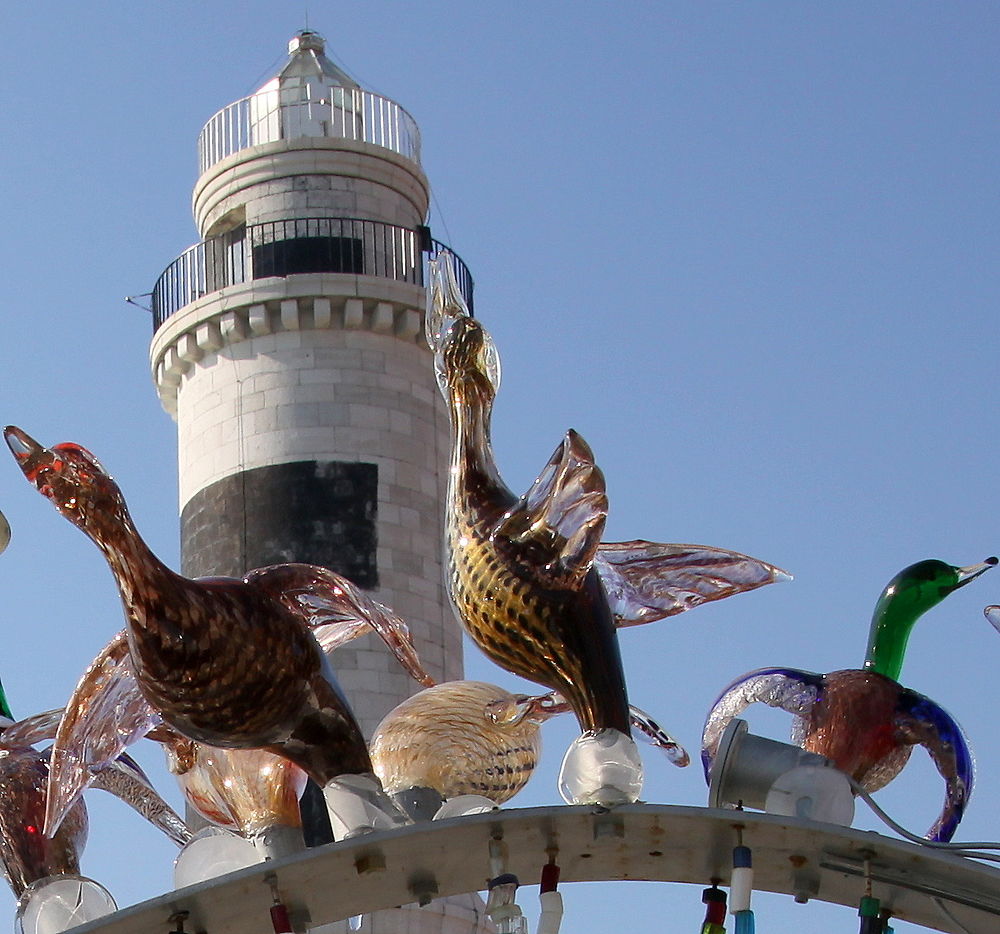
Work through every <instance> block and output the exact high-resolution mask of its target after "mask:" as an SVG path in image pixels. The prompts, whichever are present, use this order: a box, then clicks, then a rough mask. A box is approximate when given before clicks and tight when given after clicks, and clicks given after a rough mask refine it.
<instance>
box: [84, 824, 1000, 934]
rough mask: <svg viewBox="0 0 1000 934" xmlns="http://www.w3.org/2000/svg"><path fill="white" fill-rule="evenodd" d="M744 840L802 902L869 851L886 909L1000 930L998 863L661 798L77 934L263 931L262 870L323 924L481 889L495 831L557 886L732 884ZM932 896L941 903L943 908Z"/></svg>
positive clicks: (311, 871) (774, 884) (401, 834)
mask: <svg viewBox="0 0 1000 934" xmlns="http://www.w3.org/2000/svg"><path fill="white" fill-rule="evenodd" d="M737 827H739V828H741V829H742V834H743V839H744V842H745V843H746V844H747V845H748V846H750V847H752V848H753V853H754V885H755V888H757V889H758V890H766V891H771V892H779V893H786V894H788V895H791V896H793V897H795V898H796V899H797V900H799V901H805V900H807V899H809V898H815V899H818V900H821V901H825V902H833V903H838V904H842V905H847V906H851V907H855V906H856V905H857V903H858V899H859V897H860V894H861V892H862V889H863V875H864V864H865V860H866V859H867V860H868V865H869V868H870V869H869V871H870V874H871V877H872V880H873V893H874V894H875V895H876V896H877V897H878V898H880V899H881V901H882V905H883V907H884V908H888V909H890V910H891V911H892V915H893V917H895V918H898V919H902V920H906V921H910V922H913V923H915V924H920V925H924V926H925V927H929V928H933V929H936V930H940V931H946V932H951V934H963V932H964V931H972V932H977V934H978V932H983V934H986V932H991V931H996V930H998V929H1000V870H998V869H994V868H992V867H991V866H986V865H983V864H982V863H979V862H976V861H974V860H971V859H967V858H963V857H959V856H954V855H951V854H948V853H942V852H940V851H937V850H933V849H930V848H927V847H922V846H918V845H915V844H912V843H907V842H903V841H900V840H895V839H891V838H888V837H885V836H882V835H881V834H878V833H872V832H862V831H857V830H851V829H849V828H844V827H838V826H834V825H832V824H820V823H814V822H810V821H801V820H792V819H789V818H784V817H774V816H772V815H767V814H756V813H753V814H751V813H747V812H743V811H728V810H719V809H714V808H692V807H676V806H671V805H655V804H649V805H630V806H627V807H622V808H616V809H615V810H614V811H610V812H607V811H605V812H596V811H595V810H593V809H591V808H586V807H560V806H557V807H544V808H531V809H524V810H500V811H494V812H492V813H488V814H480V815H475V816H472V817H464V818H456V819H453V820H446V821H440V822H433V823H423V824H414V825H412V826H410V827H405V828H403V829H401V830H396V831H391V832H385V833H378V834H371V835H369V836H366V837H360V838H357V839H354V840H346V841H343V842H341V843H333V844H330V845H328V846H324V847H319V848H317V849H314V850H309V851H307V852H305V853H300V854H295V855H293V856H289V857H286V858H284V859H280V860H275V861H272V862H268V863H262V864H261V865H260V866H253V867H250V868H248V869H243V870H240V871H239V872H234V873H231V874H229V875H226V876H222V877H220V878H219V879H216V880H212V881H211V882H206V883H202V884H199V885H194V886H190V887H188V888H184V889H180V890H178V891H176V892H171V893H169V894H166V895H163V896H161V897H159V898H155V899H152V900H150V901H147V902H143V903H141V904H139V905H135V906H133V907H131V908H126V909H123V910H122V911H119V912H116V913H115V914H113V915H110V916H108V917H107V918H104V919H101V920H99V921H94V922H91V923H90V924H87V925H81V926H80V927H78V928H76V929H75V930H74V934H89V932H93V934H97V932H100V934H151V932H157V931H162V932H164V934H165V932H167V931H169V930H172V929H173V927H172V926H171V925H170V924H169V923H168V920H169V918H170V917H171V916H172V915H174V914H175V913H176V912H179V911H186V912H189V915H188V919H187V922H186V925H187V930H190V931H207V932H210V934H244V932H246V931H250V930H263V929H264V927H265V926H266V925H267V924H268V923H269V922H268V911H269V908H270V905H271V888H270V883H269V881H268V879H269V877H273V878H275V879H276V882H277V887H278V891H279V893H280V895H281V897H282V899H283V901H284V902H285V904H286V905H287V906H288V908H289V910H290V912H291V913H292V916H293V918H294V917H295V916H296V915H298V916H299V917H308V918H310V919H311V920H310V924H312V925H318V924H322V923H326V922H333V921H337V920H340V919H343V918H348V917H351V916H353V915H358V914H364V913H367V912H371V911H376V910H379V909H382V908H391V907H395V906H398V905H403V904H410V903H413V902H420V901H426V900H427V899H430V898H434V897H438V896H446V895H455V894H459V893H463V892H474V891H478V890H482V889H484V888H485V886H486V880H487V878H488V876H489V843H490V840H491V839H497V838H502V839H503V840H504V841H505V843H506V844H507V849H508V851H509V856H510V858H509V867H508V868H509V871H510V872H513V873H515V874H516V875H517V876H518V877H519V878H520V880H521V882H522V883H523V884H532V883H535V882H537V880H538V877H539V872H540V870H541V867H542V865H543V864H544V863H545V862H547V861H548V858H549V853H550V852H552V851H553V848H554V849H555V851H556V860H557V862H558V863H559V866H560V867H561V871H562V872H561V881H562V882H593V881H601V880H606V881H617V880H647V881H659V882H681V883H693V884H700V885H706V884H708V883H709V882H710V880H712V879H717V880H719V882H720V884H723V885H725V884H726V883H727V882H728V880H729V873H730V869H729V866H730V860H731V854H732V848H733V846H734V844H735V842H736V828H737ZM942 905H943V906H944V908H943V909H942Z"/></svg>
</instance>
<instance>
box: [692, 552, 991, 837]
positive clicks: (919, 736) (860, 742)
mask: <svg viewBox="0 0 1000 934" xmlns="http://www.w3.org/2000/svg"><path fill="white" fill-rule="evenodd" d="M995 564H997V559H996V558H987V559H986V560H985V561H983V562H982V563H981V564H974V565H971V566H969V567H955V566H953V565H950V564H946V563H945V562H944V561H937V560H933V559H931V560H927V561H919V562H917V563H916V564H912V565H910V566H909V567H907V568H904V569H903V570H902V571H900V572H899V573H898V574H897V575H896V576H895V577H894V578H893V579H892V580H891V581H889V583H888V584H887V585H886V588H885V590H883V591H882V594H881V596H880V597H879V599H878V603H876V604H875V612H874V614H873V615H872V623H871V630H870V632H869V636H868V649H867V652H866V654H865V661H864V665H863V667H861V668H860V669H848V670H845V671H833V672H830V673H829V674H816V673H815V672H811V671H800V670H798V669H795V668H762V669H759V670H757V671H751V672H750V673H749V674H745V675H743V676H742V677H740V678H737V679H736V680H735V681H734V682H733V683H732V684H730V685H729V686H728V687H727V688H726V689H725V690H724V691H723V692H722V693H721V694H720V695H719V698H718V699H717V700H716V702H715V703H714V705H713V706H712V709H711V710H710V711H709V714H708V717H707V719H706V722H705V729H704V732H703V734H702V762H703V764H704V767H705V776H706V779H708V778H709V777H710V776H711V772H712V765H713V763H714V761H715V756H716V753H717V751H718V746H719V741H720V739H721V737H722V733H723V731H724V730H725V728H726V726H727V725H728V724H729V723H730V721H732V720H733V719H734V718H735V717H737V716H739V714H740V713H741V712H742V711H743V710H745V709H746V708H747V707H748V706H749V705H750V704H753V703H762V704H767V705H769V706H771V707H778V708H780V709H782V710H785V711H787V712H788V713H790V714H793V715H794V716H795V722H794V724H793V726H792V742H793V743H795V744H796V745H798V746H801V747H802V748H803V749H805V750H807V751H809V752H813V753H818V754H819V755H822V756H826V757H827V758H828V759H830V760H831V761H832V762H833V763H834V765H836V766H837V768H839V769H840V770H841V771H843V772H845V773H846V774H848V775H850V776H851V778H852V779H854V781H855V782H857V783H858V784H859V785H860V786H861V787H862V788H863V789H864V790H865V791H868V792H873V791H877V790H878V789H879V788H883V787H884V786H885V785H887V784H888V783H889V782H890V781H892V779H893V778H895V777H896V775H898V774H899V772H900V770H901V769H902V768H903V766H904V765H906V762H907V760H908V759H909V757H910V753H911V752H912V751H913V747H914V746H918V745H919V746H923V747H924V748H925V749H926V750H927V752H928V753H929V754H930V756H931V759H932V760H933V761H934V764H935V766H936V767H937V770H938V772H940V774H941V777H942V778H943V779H944V781H945V801H944V807H943V809H942V811H941V814H940V815H939V817H938V819H937V821H936V822H935V823H934V825H933V826H932V827H931V828H930V830H928V832H927V834H926V835H925V836H926V837H927V838H928V839H929V840H936V841H947V840H950V839H951V838H952V836H953V835H954V833H955V830H956V828H957V827H958V824H959V821H960V820H961V819H962V813H963V812H964V810H965V805H966V802H967V801H968V798H969V795H970V794H971V792H972V780H973V767H972V756H971V754H970V752H969V748H968V744H967V743H966V740H965V736H964V735H963V733H962V729H961V727H960V726H959V725H958V723H956V722H955V720H954V719H953V718H952V717H951V716H950V715H949V714H948V713H947V712H946V711H945V710H944V709H942V708H941V707H940V706H938V704H936V703H935V702H934V701H932V700H931V699H930V698H928V697H925V696H924V695H922V694H918V693H917V692H916V691H911V690H910V689H909V688H906V687H903V685H901V684H900V683H899V680H898V678H899V674H900V671H901V669H902V665H903V656H904V654H905V652H906V644H907V640H908V639H909V636H910V632H911V631H912V629H913V625H914V624H915V623H916V621H917V620H918V619H919V618H920V617H921V616H922V615H923V614H924V613H926V612H927V611H928V610H929V609H930V608H931V607H933V606H935V605H937V604H938V603H940V602H941V601H942V600H943V599H944V598H945V597H947V596H948V594H950V593H953V592H954V591H956V590H957V589H958V588H959V587H963V586H964V585H965V584H968V583H969V582H970V581H972V580H975V578H977V577H979V575H980V574H982V573H984V572H985V571H987V570H989V568H991V567H993V566H994V565H995Z"/></svg>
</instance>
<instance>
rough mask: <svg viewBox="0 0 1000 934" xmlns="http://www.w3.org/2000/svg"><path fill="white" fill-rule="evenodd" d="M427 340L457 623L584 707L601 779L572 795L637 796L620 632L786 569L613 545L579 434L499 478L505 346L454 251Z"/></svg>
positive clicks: (590, 799)
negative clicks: (458, 272)
mask: <svg viewBox="0 0 1000 934" xmlns="http://www.w3.org/2000/svg"><path fill="white" fill-rule="evenodd" d="M427 339H428V343H429V344H430V346H431V349H432V351H433V352H434V367H435V373H436V375H437V379H438V385H439V387H440V390H441V393H442V395H443V396H444V398H445V401H446V403H447V405H448V409H449V413H450V417H451V427H452V432H451V461H450V469H449V483H448V497H447V504H446V516H445V522H446V546H447V556H448V557H447V560H448V571H447V574H448V589H449V593H450V596H451V599H452V602H453V604H454V606H455V608H456V610H457V613H458V616H459V619H460V620H461V622H462V625H463V626H464V628H465V630H466V632H467V633H468V634H469V636H471V638H472V640H473V641H474V642H475V643H476V645H478V646H479V648H480V649H482V650H483V652H485V653H486V655H487V656H488V657H489V658H490V659H492V660H493V661H494V662H496V663H497V664H498V665H499V666H500V667H502V668H504V669H506V670H507V671H510V672H512V673H514V674H516V675H519V676H521V677H524V678H527V679H529V680H531V681H535V682H537V683H539V684H542V685H544V686H546V687H548V688H550V689H551V690H554V691H558V692H559V693H560V694H561V695H562V696H563V697H564V698H565V699H566V701H567V702H568V704H569V705H570V707H571V708H572V710H573V712H574V713H575V715H576V717H577V720H578V721H579V724H580V727H581V729H582V730H583V731H584V736H583V737H581V741H582V742H581V741H578V742H579V745H577V744H575V745H574V747H571V753H572V754H574V756H575V753H574V749H575V750H576V751H578V752H580V754H581V755H582V756H583V757H584V758H589V757H590V752H593V753H594V758H592V759H591V760H590V761H591V764H593V765H594V771H593V777H594V780H593V781H590V780H589V779H588V780H587V781H586V782H584V783H583V786H580V785H577V784H576V783H575V782H568V781H567V782H563V783H562V790H563V796H564V798H566V799H567V800H573V801H576V802H577V803H598V804H614V803H621V802H622V801H625V800H635V798H636V797H637V795H638V791H639V789H640V788H641V763H640V762H639V758H638V754H637V753H636V752H635V750H634V745H632V740H631V736H630V723H629V721H630V713H629V703H628V697H627V693H626V686H625V677H624V674H623V671H622V665H621V659H620V656H619V650H618V641H617V636H616V632H615V630H616V628H617V627H619V626H627V625H634V624H636V623H644V622H650V621H652V620H656V619H661V618H663V617H665V616H670V615H673V614H674V613H679V612H681V611H682V610H686V609H688V608H690V607H692V606H697V605H698V604H699V603H703V602H706V601H708V600H717V599H720V598H722V597H727V596H729V595H731V594H734V593H739V592H741V591H744V590H751V589H753V588H755V587H760V586H762V585H764V584H768V583H771V582H773V581H775V580H780V579H783V578H785V579H787V577H788V575H787V574H785V573H784V572H782V571H780V570H779V569H777V568H775V567H773V566H772V565H769V564H765V563H764V562H761V561H757V560H756V559H753V558H749V557H747V556H746V555H741V554H737V553H735V552H729V551H723V550H721V549H715V548H708V547H704V546H695V545H669V544H656V543H652V542H645V541H633V542H625V543H617V544H602V543H601V535H602V534H603V531H604V525H605V520H606V518H607V510H608V501H607V496H606V494H605V486H604V477H603V475H602V474H601V471H600V470H599V469H598V467H597V466H596V464H595V463H594V457H593V454H592V453H591V451H590V449H589V447H588V446H587V444H586V443H585V442H584V441H583V439H582V438H581V437H580V436H579V435H578V434H577V433H576V432H575V431H570V432H568V433H567V434H566V436H565V438H564V440H563V442H562V443H561V444H560V445H559V447H558V448H557V449H556V452H555V453H554V454H553V456H552V458H551V459H550V460H549V462H548V463H547V464H546V465H545V467H544V468H543V470H542V472H541V474H540V475H539V477H538V479H537V480H536V481H535V482H534V484H533V485H532V487H531V489H530V490H529V491H528V492H527V493H526V494H525V495H524V496H522V497H518V496H516V495H515V494H514V493H513V492H512V491H511V490H510V489H509V488H508V487H507V485H506V484H505V483H504V481H503V479H502V478H501V476H500V472H499V470H498V468H497V464H496V461H495V458H494V455H493V450H492V445H491V441H490V420H491V413H492V407H493V401H494V398H495V396H496V393H497V389H498V386H499V381H500V362H499V356H498V354H497V350H496V347H495V345H494V344H493V341H492V339H491V337H490V335H489V333H488V332H487V331H486V329H485V328H484V327H483V326H482V324H480V323H479V322H478V321H477V320H476V319H474V318H473V317H472V316H471V315H470V313H469V311H468V308H467V306H466V304H465V301H464V299H463V297H462V295H461V293H460V291H459V289H458V286H457V284H456V281H455V277H454V270H453V268H452V260H451V257H450V255H447V254H443V255H442V256H441V257H440V258H439V259H438V260H436V261H434V263H433V264H432V285H431V289H430V294H429V303H428V315H427ZM584 750H587V751H584ZM602 750H603V751H602ZM599 760H600V761H607V762H609V763H610V762H611V760H617V761H618V763H619V764H621V765H622V768H618V765H614V764H610V765H609V767H608V769H607V770H606V773H607V774H609V775H610V774H611V773H614V772H616V771H617V772H619V773H621V774H624V773H625V772H630V773H631V774H632V775H639V776H640V777H638V778H637V780H634V781H633V780H628V781H626V784H627V785H628V787H627V788H625V787H620V788H619V787H615V786H614V785H609V786H607V787H604V786H602V785H601V781H602V780H601V777H600V774H601V773H602V770H603V766H602V765H600V763H599ZM568 762H569V759H568V760H567V763H568ZM677 764H683V760H677ZM568 771H573V770H572V769H569V770H567V769H566V768H564V777H565V775H566V774H567V772H568ZM586 786H592V787H589V790H588V788H587V787H586Z"/></svg>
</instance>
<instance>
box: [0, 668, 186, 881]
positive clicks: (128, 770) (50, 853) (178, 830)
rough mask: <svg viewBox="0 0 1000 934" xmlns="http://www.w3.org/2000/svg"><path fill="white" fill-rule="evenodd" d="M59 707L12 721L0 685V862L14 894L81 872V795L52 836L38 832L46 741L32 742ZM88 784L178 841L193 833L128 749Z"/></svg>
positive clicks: (53, 722)
mask: <svg viewBox="0 0 1000 934" xmlns="http://www.w3.org/2000/svg"><path fill="white" fill-rule="evenodd" d="M61 715H62V710H61V709H59V710H50V711H46V712H45V713H41V714H36V715H35V716H32V717H27V718H26V719H24V720H20V721H18V722H16V723H15V722H14V720H13V718H12V716H11V713H10V708H9V706H8V704H7V698H6V696H5V694H4V692H3V688H2V687H0V862H2V864H3V870H4V876H5V877H6V879H7V882H8V883H9V884H10V887H11V889H12V891H13V892H14V895H15V897H17V898H21V896H22V895H23V894H24V892H25V891H26V890H27V889H28V888H29V887H31V886H32V885H33V884H34V883H36V882H40V881H41V880H43V879H48V878H51V877H55V876H72V877H78V876H79V875H80V854H81V853H82V852H83V849H84V847H85V845H86V842H87V833H88V829H89V821H88V818H87V808H86V805H85V803H84V802H83V800H77V801H76V802H75V803H74V805H73V807H72V808H71V809H70V811H69V813H68V814H67V816H66V819H65V820H64V821H63V823H62V825H61V826H60V828H59V831H58V832H57V833H56V834H55V835H54V836H53V837H51V838H49V837H47V836H45V834H43V833H42V826H43V821H44V817H45V805H46V797H47V785H48V777H49V749H47V748H46V749H42V750H41V751H39V750H38V749H36V748H35V746H36V745H38V744H41V743H46V742H48V741H49V740H51V739H52V738H53V737H54V736H55V732H56V726H57V724H58V723H59V719H60V717H61ZM93 784H94V785H95V786H96V787H98V788H102V789H104V790H106V791H110V792H112V793H114V794H116V795H117V796H118V797H120V798H121V799H122V800H123V801H125V803H126V804H128V805H130V806H131V807H132V808H134V809H135V810H136V811H138V812H139V813H140V814H141V815H142V816H143V817H145V818H146V819H147V820H149V821H150V822H151V823H153V824H154V826H156V827H158V828H159V829H160V830H162V831H163V832H164V833H165V834H167V836H168V837H170V839H171V840H173V842H174V843H176V844H177V845H178V846H183V845H184V844H185V843H186V842H187V841H188V840H189V839H190V838H191V834H190V832H189V831H188V829H187V827H186V825H185V824H184V821H183V820H182V819H181V818H180V816H179V815H177V814H176V813H175V812H174V811H173V810H172V809H171V808H170V806H169V805H168V804H167V803H166V802H165V801H164V800H163V799H162V798H161V797H160V796H159V795H158V794H157V793H156V792H155V791H154V790H153V788H152V785H151V784H150V783H149V779H148V778H147V777H146V775H145V773H144V772H143V771H142V769H141V768H140V767H139V766H138V765H137V764H136V763H135V762H134V761H133V760H132V759H130V758H129V757H128V756H122V757H121V758H120V759H118V760H116V761H115V762H113V763H108V764H107V765H105V766H104V767H103V768H101V769H98V770H97V771H96V772H95V774H94V776H93Z"/></svg>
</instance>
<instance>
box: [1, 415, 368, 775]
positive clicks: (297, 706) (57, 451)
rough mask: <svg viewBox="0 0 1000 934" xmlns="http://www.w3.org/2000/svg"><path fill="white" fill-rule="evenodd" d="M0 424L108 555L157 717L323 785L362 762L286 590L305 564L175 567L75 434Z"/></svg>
mask: <svg viewBox="0 0 1000 934" xmlns="http://www.w3.org/2000/svg"><path fill="white" fill-rule="evenodd" d="M4 435H5V437H6V440H7V444H8V446H9V447H10V449H11V451H12V452H13V454H14V456H15V458H16V459H17V462H18V465H19V466H20V468H21V470H22V471H23V472H24V474H25V476H26V477H27V478H28V480H29V481H30V482H31V483H32V484H33V485H34V486H35V487H36V488H37V489H38V491H39V492H40V493H41V494H42V495H43V496H45V497H46V498H48V499H49V500H50V501H51V502H52V503H53V505H54V506H55V507H56V509H57V511H58V512H60V513H61V514H62V515H63V516H65V517H66V518H67V519H69V521H70V522H72V523H73V524H74V525H76V526H77V527H78V528H80V529H81V530H82V531H83V532H84V533H86V534H87V536H89V537H90V539H91V540H92V541H93V542H94V543H95V544H96V545H97V547H98V548H99V549H100V550H101V552H102V553H103V555H104V557H105V558H106V559H107V562H108V564H109V565H110V567H111V571H112V573H113V574H114V577H115V580H116V582H117V584H118V589H119V592H120V595H121V599H122V606H123V609H124V611H125V618H126V621H127V627H126V635H127V640H128V648H129V655H130V657H131V661H132V665H133V667H134V670H135V676H136V680H137V682H138V684H139V687H140V690H141V691H142V694H143V696H144V697H145V699H146V700H147V701H148V702H149V704H150V705H152V707H153V708H154V709H155V710H157V711H158V712H159V714H160V715H161V716H162V718H163V722H164V723H166V724H167V725H168V726H170V727H171V728H173V729H174V730H176V731H177V732H179V733H181V734H182V735H184V736H186V737H188V738H189V739H192V740H195V741H197V742H202V743H207V744H209V745H212V746H221V747H224V748H265V749H268V750H270V751H272V752H274V753H277V754H278V755H281V756H284V757H285V758H287V759H289V760H290V761H292V762H294V763H295V764H296V765H298V766H299V767H300V768H302V769H303V770H304V771H305V772H306V773H307V774H308V775H309V776H310V777H312V778H313V779H314V780H315V781H316V782H317V783H318V784H320V785H321V786H322V785H325V784H327V782H329V781H330V780H331V779H333V778H334V777H336V776H338V775H341V774H369V773H371V771H372V766H371V759H370V758H369V756H368V749H367V746H366V744H365V741H364V737H363V736H362V734H361V730H360V728H359V727H358V724H357V721H356V720H355V718H354V715H353V713H352V712H351V709H350V706H349V705H348V703H347V700H346V698H345V697H344V695H343V693H342V691H341V690H340V687H339V686H338V684H337V681H336V679H335V677H334V674H333V671H332V669H331V667H330V664H329V661H328V660H327V659H326V657H325V656H324V654H323V651H322V649H321V648H320V646H319V643H318V642H317V641H316V639H315V638H314V636H313V634H312V632H310V630H309V627H308V626H307V625H306V623H305V622H304V619H303V613H302V612H298V613H297V612H293V610H292V609H290V607H289V601H288V600H287V598H286V591H288V590H289V589H292V590H294V588H295V587H296V585H297V584H299V583H302V577H303V575H305V576H308V571H302V570H301V569H302V568H309V566H305V565H298V566H294V565H292V566H287V565H280V566H278V567H277V568H276V569H275V573H274V574H273V575H269V574H268V571H267V569H264V570H261V571H257V572H254V574H253V575H252V576H249V575H248V577H247V578H245V579H243V580H237V579H231V578H205V579H199V580H191V579H189V578H185V577H182V576H181V575H179V574H177V573H175V572H174V571H172V570H170V568H168V567H167V566H166V565H165V564H164V563H163V562H162V561H160V560H159V558H157V557H156V555H155V554H153V552H152V551H151V550H150V548H149V547H148V546H147V545H146V543H145V542H144V541H143V540H142V538H141V536H140V535H139V533H138V531H137V530H136V528H135V526H134V524H133V522H132V519H131V518H130V516H129V513H128V509H127V507H126V504H125V499H124V497H123V496H122V493H121V491H120V490H119V488H118V486H117V485H116V483H115V482H114V480H113V479H112V478H111V477H110V475H109V474H108V473H107V471H106V470H105V469H104V468H103V467H102V466H101V464H100V462H99V461H98V460H97V458H96V457H94V455H93V454H91V453H90V452H89V451H87V450H86V449H85V448H82V447H80V446H79V445H76V444H60V445H56V446H55V447H53V448H45V447H43V446H42V445H40V444H39V443H38V442H37V441H35V440H34V439H33V438H31V437H30V436H28V435H27V434H25V432H23V431H21V430H20V429H19V428H16V427H13V426H9V427H7V428H6V429H4ZM289 568H292V570H289ZM295 568H298V569H299V570H295ZM310 570H312V571H315V572H316V573H321V572H322V571H323V569H310ZM329 573H331V574H332V572H329Z"/></svg>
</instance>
